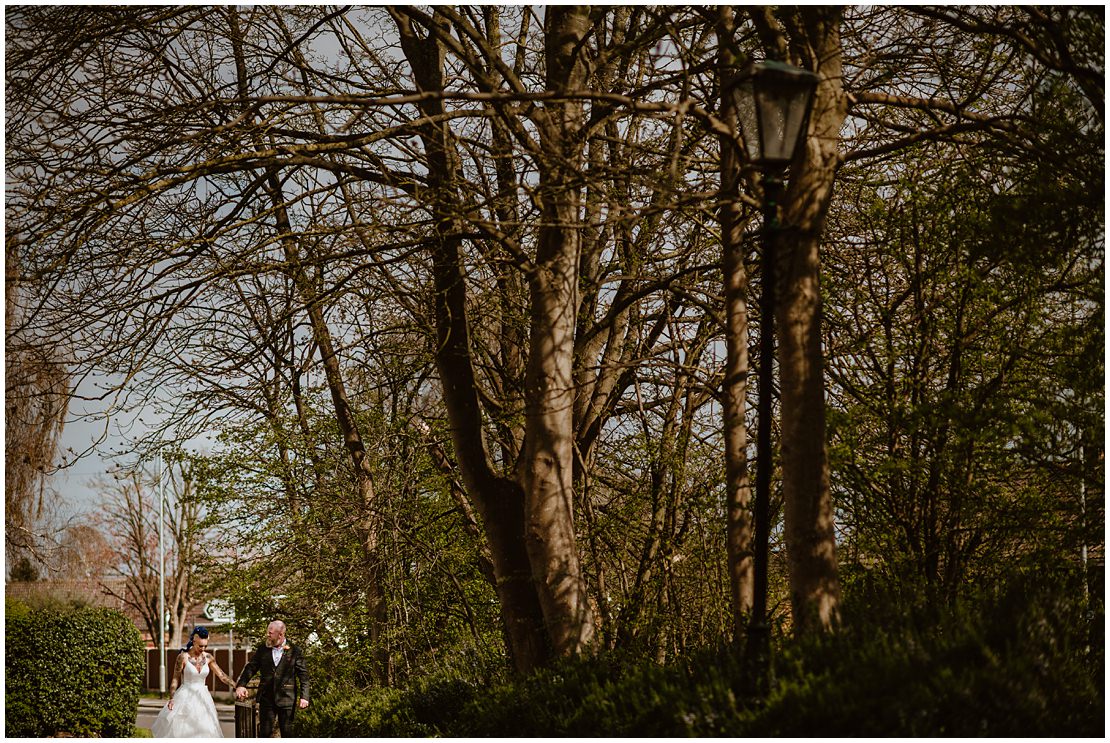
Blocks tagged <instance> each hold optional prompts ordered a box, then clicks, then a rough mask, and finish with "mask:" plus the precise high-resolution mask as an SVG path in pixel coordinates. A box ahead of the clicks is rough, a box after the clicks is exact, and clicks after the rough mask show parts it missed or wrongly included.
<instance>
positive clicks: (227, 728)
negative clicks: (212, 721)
mask: <svg viewBox="0 0 1110 743" xmlns="http://www.w3.org/2000/svg"><path fill="white" fill-rule="evenodd" d="M165 705H166V700H162V699H146V698H143V699H140V700H139V713H138V715H136V716H135V727H140V728H145V729H146V730H150V726H151V725H153V724H154V718H155V717H157V716H158V713H159V712H161V711H162V707H164V706H165ZM216 715H217V716H218V717H219V718H220V728H221V729H222V730H223V731H224V737H225V738H234V737H235V705H234V704H221V703H220V702H216Z"/></svg>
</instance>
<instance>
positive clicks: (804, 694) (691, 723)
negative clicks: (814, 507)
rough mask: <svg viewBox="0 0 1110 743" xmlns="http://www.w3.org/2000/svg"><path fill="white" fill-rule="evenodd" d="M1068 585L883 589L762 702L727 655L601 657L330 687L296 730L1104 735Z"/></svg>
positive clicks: (800, 654) (790, 648)
mask: <svg viewBox="0 0 1110 743" xmlns="http://www.w3.org/2000/svg"><path fill="white" fill-rule="evenodd" d="M1069 588H1070V586H1069V585H1068V584H1067V583H1066V581H1065V580H1064V579H1063V578H1059V577H1057V578H1051V579H1045V580H1038V581H1032V582H1031V581H1029V580H1027V579H1023V578H1018V579H1016V580H1015V581H1014V582H1012V583H1011V584H1010V585H1009V586H1007V587H1003V588H1000V589H997V590H992V591H989V592H987V593H986V594H985V595H982V596H979V597H978V598H976V599H975V600H973V601H969V602H965V603H961V604H958V605H956V606H954V607H947V608H941V607H937V606H933V605H930V604H928V603H927V602H921V601H919V600H918V599H917V597H913V596H910V595H909V594H904V595H899V596H896V595H894V594H886V595H883V594H882V593H881V592H878V593H872V594H864V595H862V596H860V597H857V598H856V600H855V602H854V604H853V603H849V604H848V605H846V606H845V614H846V617H847V621H846V623H845V627H844V629H843V630H842V631H840V632H837V633H835V634H833V635H830V636H824V637H816V638H807V639H803V640H798V641H793V640H791V641H784V642H781V643H779V647H778V649H777V650H776V654H775V681H774V683H773V685H772V689H771V693H770V694H769V695H768V696H767V698H765V699H753V698H749V697H745V696H744V695H743V694H742V693H740V691H739V690H741V689H743V688H745V687H746V684H745V676H744V669H743V666H742V664H741V663H740V661H739V660H738V658H737V654H736V653H735V652H734V651H732V650H730V649H728V648H712V649H706V650H704V651H702V652H700V653H694V654H692V655H690V656H688V657H687V658H685V659H683V660H681V661H679V662H676V663H673V664H671V665H669V666H666V667H664V666H659V665H657V664H655V663H652V662H650V661H646V660H643V659H640V658H634V657H629V656H624V655H621V654H604V655H601V656H599V657H595V658H582V659H577V660H573V661H567V662H563V663H560V664H557V665H555V666H553V667H552V668H548V669H544V670H542V671H539V672H537V673H536V674H533V675H531V676H529V677H527V678H521V679H515V680H503V681H500V682H495V681H487V682H484V681H483V680H482V679H480V678H475V679H472V680H463V679H459V678H440V679H425V680H423V681H420V682H418V683H415V684H413V685H411V686H410V687H409V688H407V689H405V690H391V689H373V690H369V691H358V690H350V689H348V690H346V691H340V690H338V689H334V690H332V692H331V693H330V694H329V696H328V698H327V699H326V700H324V701H323V703H322V704H319V706H318V703H317V702H316V701H314V702H313V707H312V708H310V710H312V711H313V712H314V714H315V715H316V717H315V718H314V719H313V722H312V727H306V728H299V729H298V732H299V733H300V734H302V735H321V736H332V737H338V736H344V737H346V736H360V737H367V736H397V737H428V736H446V737H487V736H488V737H566V736H573V737H587V736H590V737H627V736H648V737H651V736H657V737H688V736H696V737H711V736H712V737H757V736H758V737H769V736H804V737H817V736H820V737H826V736H875V737H877V736H883V737H888V736H900V737H908V736H984V735H989V736H1006V737H1025V736H1030V735H1038V736H1048V735H1051V736H1100V735H1101V733H1102V730H1103V724H1104V699H1105V692H1104V689H1103V685H1102V678H1103V665H1104V664H1103V637H1102V635H1101V633H1100V632H1099V630H1098V628H1100V627H1101V626H1102V613H1101V610H1096V611H1095V612H1093V613H1090V612H1088V610H1087V609H1086V607H1084V606H1083V602H1082V600H1080V599H1078V598H1077V597H1079V596H1081V595H1082V594H1081V592H1080V591H1079V590H1078V589H1077V590H1074V591H1072V590H1069Z"/></svg>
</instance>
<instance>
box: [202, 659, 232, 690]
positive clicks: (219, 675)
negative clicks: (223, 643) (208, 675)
mask: <svg viewBox="0 0 1110 743" xmlns="http://www.w3.org/2000/svg"><path fill="white" fill-rule="evenodd" d="M208 667H209V668H211V669H212V670H213V671H214V672H215V673H216V678H218V679H219V680H220V681H223V682H224V683H225V684H227V685H228V686H231V687H234V686H235V682H234V681H232V680H231V677H230V676H228V675H227V674H226V673H224V672H223V669H221V668H220V666H219V664H218V663H216V656H214V655H213V656H212V657H211V659H210V660H209V661H208Z"/></svg>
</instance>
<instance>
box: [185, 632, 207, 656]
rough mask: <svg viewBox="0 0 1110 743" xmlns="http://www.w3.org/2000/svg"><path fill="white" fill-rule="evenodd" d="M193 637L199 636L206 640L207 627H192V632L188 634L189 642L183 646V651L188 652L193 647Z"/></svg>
mask: <svg viewBox="0 0 1110 743" xmlns="http://www.w3.org/2000/svg"><path fill="white" fill-rule="evenodd" d="M194 637H199V638H200V639H202V640H207V639H208V628H207V627H193V633H192V634H191V635H189V644H188V645H186V646H185V652H189V651H190V650H192V649H193V638H194Z"/></svg>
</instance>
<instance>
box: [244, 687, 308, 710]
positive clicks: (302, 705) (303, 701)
mask: <svg viewBox="0 0 1110 743" xmlns="http://www.w3.org/2000/svg"><path fill="white" fill-rule="evenodd" d="M235 698H236V699H237V700H239V701H240V702H241V701H243V700H244V699H246V698H247V687H245V686H236V687H235ZM297 706H298V707H300V708H301V709H308V700H307V699H301V700H300V701H299V702H297Z"/></svg>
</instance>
